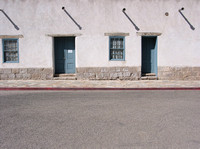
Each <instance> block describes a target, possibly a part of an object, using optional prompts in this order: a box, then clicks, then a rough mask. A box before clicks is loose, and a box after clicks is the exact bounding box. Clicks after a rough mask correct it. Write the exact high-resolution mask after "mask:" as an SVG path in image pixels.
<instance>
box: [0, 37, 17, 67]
mask: <svg viewBox="0 0 200 149" xmlns="http://www.w3.org/2000/svg"><path fill="white" fill-rule="evenodd" d="M8 40H16V41H17V54H18V61H5V59H4V41H8ZM2 52H3V54H2V57H3V59H2V60H3V63H19V39H18V38H5V39H2Z"/></svg>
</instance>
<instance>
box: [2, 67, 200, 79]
mask: <svg viewBox="0 0 200 149" xmlns="http://www.w3.org/2000/svg"><path fill="white" fill-rule="evenodd" d="M53 74H54V71H53V68H0V80H51V79H52V78H53ZM76 78H77V79H78V80H140V79H141V67H83V68H77V69H76ZM158 80H200V67H158Z"/></svg>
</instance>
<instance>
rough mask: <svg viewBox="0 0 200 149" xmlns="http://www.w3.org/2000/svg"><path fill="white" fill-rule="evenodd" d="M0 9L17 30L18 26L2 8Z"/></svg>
mask: <svg viewBox="0 0 200 149" xmlns="http://www.w3.org/2000/svg"><path fill="white" fill-rule="evenodd" d="M0 11H1V12H2V13H3V14H4V15H5V16H6V18H7V19H8V20H9V21H10V22H11V23H12V24H13V25H14V27H15V29H16V30H19V27H18V26H17V25H16V24H15V23H14V22H13V21H12V20H11V18H10V17H9V16H8V15H7V14H6V13H5V11H4V10H2V9H0Z"/></svg>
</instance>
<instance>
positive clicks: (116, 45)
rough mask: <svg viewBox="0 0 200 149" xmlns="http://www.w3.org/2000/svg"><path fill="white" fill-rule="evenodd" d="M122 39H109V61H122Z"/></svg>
mask: <svg viewBox="0 0 200 149" xmlns="http://www.w3.org/2000/svg"><path fill="white" fill-rule="evenodd" d="M124 47H125V46H124V37H121V36H116V37H112V36H111V37H110V60H124V50H125V48H124Z"/></svg>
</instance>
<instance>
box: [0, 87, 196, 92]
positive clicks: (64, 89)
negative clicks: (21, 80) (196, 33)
mask: <svg viewBox="0 0 200 149" xmlns="http://www.w3.org/2000/svg"><path fill="white" fill-rule="evenodd" d="M0 90H1V91H2V90H5V91H9V90H10V91H12V90H53V91H71V90H200V87H177V88H176V87H169V88H168V87H165V88H51V87H49V88H46V87H44V88H42V87H41V88H39V87H3V88H0Z"/></svg>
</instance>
